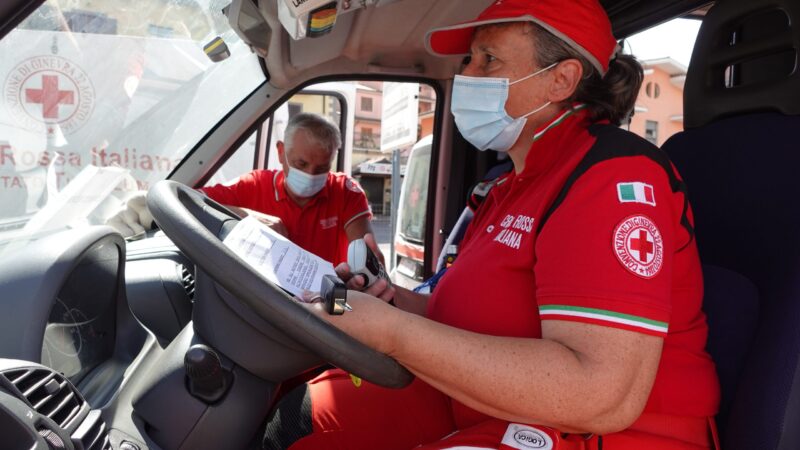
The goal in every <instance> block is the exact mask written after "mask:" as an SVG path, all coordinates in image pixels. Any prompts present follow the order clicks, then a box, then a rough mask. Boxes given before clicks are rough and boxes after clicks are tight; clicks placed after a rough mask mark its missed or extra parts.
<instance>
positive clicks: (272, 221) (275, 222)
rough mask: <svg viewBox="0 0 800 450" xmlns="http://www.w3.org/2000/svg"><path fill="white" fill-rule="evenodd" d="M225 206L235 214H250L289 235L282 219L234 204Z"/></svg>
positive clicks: (282, 233) (280, 232)
mask: <svg viewBox="0 0 800 450" xmlns="http://www.w3.org/2000/svg"><path fill="white" fill-rule="evenodd" d="M225 206H226V207H227V208H229V209H231V210H233V211H234V212H235V213H236V214H239V215H240V216H242V217H246V216H252V217H255V218H256V219H258V221H259V222H261V223H263V224H264V225H266V226H268V227H270V228H272V230H273V231H275V232H277V233H279V234H281V235H283V236H286V237H287V238H288V237H289V230H288V229H287V228H286V225H284V224H283V220H281V218H280V217H277V216H271V215H269V214H264V213H262V212H258V211H253V210H252V209H247V208H239V207H236V206H230V205H225Z"/></svg>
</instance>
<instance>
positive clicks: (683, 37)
mask: <svg viewBox="0 0 800 450" xmlns="http://www.w3.org/2000/svg"><path fill="white" fill-rule="evenodd" d="M699 29H700V21H699V20H693V19H675V20H671V21H669V22H666V23H663V24H661V25H659V26H656V27H653V28H650V29H649V30H646V31H643V32H641V33H639V34H635V35H633V36H631V37H629V38H628V39H626V40H625V52H626V53H633V55H634V56H636V57H637V58H639V59H640V60H647V59H658V58H665V57H671V58H672V59H674V60H676V61H678V62H679V63H681V64H683V65H684V66H688V65H689V60H690V58H691V56H692V48H693V47H694V40H695V38H696V37H697V31H698V30H699Z"/></svg>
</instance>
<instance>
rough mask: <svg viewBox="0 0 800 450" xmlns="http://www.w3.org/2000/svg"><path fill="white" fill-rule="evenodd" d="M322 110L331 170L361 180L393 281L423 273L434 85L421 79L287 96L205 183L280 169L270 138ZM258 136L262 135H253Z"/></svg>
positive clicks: (319, 87)
mask: <svg viewBox="0 0 800 450" xmlns="http://www.w3.org/2000/svg"><path fill="white" fill-rule="evenodd" d="M301 112H310V113H315V114H319V115H322V116H324V117H326V118H327V119H328V120H330V121H331V122H333V123H334V124H338V125H339V127H340V130H341V132H342V148H341V149H339V152H338V153H337V156H336V159H335V160H334V163H333V170H335V171H339V172H344V173H346V174H348V175H350V176H352V177H353V178H354V179H355V180H356V181H358V182H359V184H360V185H361V187H362V188H363V190H364V193H365V195H366V197H367V201H368V203H369V205H370V208H371V210H372V213H373V221H372V227H373V230H374V231H375V237H376V240H377V241H378V245H379V247H380V249H381V252H382V253H383V255H384V257H385V259H386V263H387V266H388V267H387V269H389V270H392V269H394V274H393V277H394V278H395V282H397V283H398V284H400V285H402V286H406V287H414V286H416V285H417V284H419V283H420V282H422V280H423V276H424V270H423V267H424V266H423V265H424V261H425V251H426V240H425V236H426V226H427V224H428V223H429V221H428V220H426V219H427V217H426V215H427V211H428V191H429V189H428V186H429V183H430V181H431V180H430V170H431V154H432V147H433V138H432V135H433V128H434V118H435V112H436V92H435V90H434V89H433V87H431V86H429V85H426V84H420V83H405V82H403V83H400V82H383V81H350V82H329V83H320V84H316V85H312V86H309V87H307V88H305V89H303V90H302V91H300V92H299V93H297V94H295V95H294V96H292V97H291V98H290V99H289V100H287V101H286V103H284V104H283V105H281V106H279V107H278V108H277V109H276V110H275V112H274V113H273V114H272V115H271V116H270V117H269V118H268V119H267V120H266V121H265V123H264V124H262V125H261V128H260V130H261V133H253V135H252V136H250V138H249V139H247V140H246V141H245V142H244V143H243V144H242V145H241V146H240V148H239V149H238V150H237V151H236V152H235V154H233V155H232V156H231V157H230V158H229V159H228V160H227V161H226V162H225V164H223V166H222V167H221V168H220V169H219V170H218V171H217V173H215V174H214V176H213V177H212V178H211V179H210V181H209V182H208V184H216V183H225V182H231V181H234V180H235V179H236V178H237V177H238V176H240V175H241V174H243V173H245V172H248V171H250V170H252V169H253V168H254V167H255V168H268V169H278V168H280V167H281V166H280V161H278V155H277V149H276V146H275V143H276V142H277V141H279V140H283V136H284V131H285V129H286V124H287V123H288V121H289V119H290V118H291V117H292V116H294V115H296V114H299V113H301ZM259 136H260V137H259Z"/></svg>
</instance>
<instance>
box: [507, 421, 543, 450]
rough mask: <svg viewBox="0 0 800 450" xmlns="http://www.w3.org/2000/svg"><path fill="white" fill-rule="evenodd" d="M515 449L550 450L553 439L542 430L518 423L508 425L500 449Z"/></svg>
mask: <svg viewBox="0 0 800 450" xmlns="http://www.w3.org/2000/svg"><path fill="white" fill-rule="evenodd" d="M504 446H505V447H510V448H516V449H519V450H530V449H537V450H552V448H553V439H552V438H551V437H550V436H549V435H548V434H547V433H546V432H545V431H543V430H540V429H538V428H534V427H531V426H528V425H520V424H518V423H510V424H508V428H507V429H506V434H505V435H503V441H502V442H501V447H500V448H505V447H504Z"/></svg>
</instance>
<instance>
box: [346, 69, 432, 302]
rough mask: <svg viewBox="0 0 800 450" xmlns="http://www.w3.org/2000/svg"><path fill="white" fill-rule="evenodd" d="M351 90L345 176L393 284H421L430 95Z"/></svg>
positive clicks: (414, 86) (404, 87)
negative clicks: (366, 214)
mask: <svg viewBox="0 0 800 450" xmlns="http://www.w3.org/2000/svg"><path fill="white" fill-rule="evenodd" d="M355 86H356V92H355V93H356V104H357V105H358V108H356V110H355V117H354V129H355V133H354V135H353V152H352V161H351V174H352V175H353V177H354V178H356V179H357V180H358V182H359V183H360V184H361V187H362V188H363V189H364V192H365V193H366V195H367V200H368V201H369V204H370V207H371V208H372V213H373V220H372V228H373V229H374V231H375V237H376V240H377V241H378V245H379V247H380V248H381V252H382V253H383V255H384V257H385V258H386V263H387V265H388V266H389V267H387V268H388V269H389V270H391V271H392V278H393V280H394V281H395V283H397V284H399V285H401V286H404V287H409V288H410V287H414V286H416V285H418V284H419V283H420V282H422V280H423V276H424V262H425V251H426V240H425V236H426V227H427V224H428V223H429V221H428V220H426V219H427V217H426V216H427V211H428V186H429V183H430V181H431V179H430V177H431V174H430V167H431V164H430V161H431V148H432V142H433V136H432V135H433V125H434V118H435V112H436V92H435V90H434V89H433V87H431V86H429V85H426V84H422V83H405V82H403V83H401V82H379V81H360V82H357V83H355Z"/></svg>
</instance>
